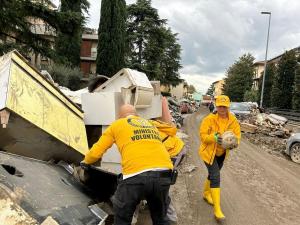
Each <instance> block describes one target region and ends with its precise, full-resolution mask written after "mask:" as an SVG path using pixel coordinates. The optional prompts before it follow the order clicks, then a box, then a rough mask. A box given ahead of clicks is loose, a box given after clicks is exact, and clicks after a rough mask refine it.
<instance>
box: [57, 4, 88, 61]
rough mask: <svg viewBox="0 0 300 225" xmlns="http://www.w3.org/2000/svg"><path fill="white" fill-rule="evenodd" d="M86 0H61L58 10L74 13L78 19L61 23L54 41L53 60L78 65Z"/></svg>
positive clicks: (86, 10)
mask: <svg viewBox="0 0 300 225" xmlns="http://www.w3.org/2000/svg"><path fill="white" fill-rule="evenodd" d="M88 8H89V2H88V0H61V6H60V11H61V12H63V13H65V15H74V16H76V17H77V18H78V20H75V21H73V23H72V24H66V25H65V26H63V25H61V26H60V27H59V29H58V32H57V33H58V34H57V39H56V43H55V50H56V57H55V58H54V60H55V62H57V63H62V64H68V65H71V66H79V63H80V46H81V36H82V29H83V25H84V23H85V17H84V14H83V13H84V12H86V13H87V12H88Z"/></svg>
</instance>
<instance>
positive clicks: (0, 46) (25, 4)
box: [0, 0, 58, 57]
mask: <svg viewBox="0 0 300 225" xmlns="http://www.w3.org/2000/svg"><path fill="white" fill-rule="evenodd" d="M0 5H1V13H0V39H2V42H1V41H0V55H3V54H5V53H7V52H8V51H11V50H13V49H17V50H18V51H20V52H21V53H22V54H23V55H25V56H27V55H28V53H30V52H37V53H40V54H42V55H44V56H48V57H51V56H52V55H53V54H52V53H53V51H52V50H51V48H50V41H49V40H48V39H46V38H43V37H41V36H40V35H38V34H35V33H33V32H32V24H31V23H30V20H29V17H30V18H33V17H38V18H41V19H45V21H46V22H48V20H50V21H51V19H53V18H55V17H53V15H54V12H52V11H51V10H50V9H48V8H47V7H46V6H45V5H42V4H41V3H38V2H33V1H30V0H14V1H7V0H0ZM38 11H43V12H44V14H41V13H37V12H38ZM45 14H47V15H49V17H45V16H44V15H45ZM53 23H55V24H57V23H58V22H57V21H54V22H53Z"/></svg>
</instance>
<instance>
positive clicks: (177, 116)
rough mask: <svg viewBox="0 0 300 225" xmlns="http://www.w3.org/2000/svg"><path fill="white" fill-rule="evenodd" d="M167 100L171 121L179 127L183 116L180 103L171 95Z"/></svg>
mask: <svg viewBox="0 0 300 225" xmlns="http://www.w3.org/2000/svg"><path fill="white" fill-rule="evenodd" d="M168 102H169V109H170V112H171V116H172V117H173V119H174V121H173V122H174V123H175V124H176V125H177V127H181V126H182V125H183V117H182V115H181V112H180V104H179V103H178V102H177V101H176V100H175V99H173V98H171V97H170V98H168Z"/></svg>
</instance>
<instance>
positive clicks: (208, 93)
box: [206, 83, 215, 96]
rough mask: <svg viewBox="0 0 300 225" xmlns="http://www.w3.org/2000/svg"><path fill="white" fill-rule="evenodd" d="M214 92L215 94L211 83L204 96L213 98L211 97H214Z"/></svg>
mask: <svg viewBox="0 0 300 225" xmlns="http://www.w3.org/2000/svg"><path fill="white" fill-rule="evenodd" d="M214 92H215V86H214V84H213V83H212V84H211V85H210V86H209V88H208V89H207V92H206V95H210V96H213V95H214Z"/></svg>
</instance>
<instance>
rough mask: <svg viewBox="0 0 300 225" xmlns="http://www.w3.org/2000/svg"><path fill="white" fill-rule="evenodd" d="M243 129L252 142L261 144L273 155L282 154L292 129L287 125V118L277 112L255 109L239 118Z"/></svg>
mask: <svg viewBox="0 0 300 225" xmlns="http://www.w3.org/2000/svg"><path fill="white" fill-rule="evenodd" d="M239 121H240V125H241V131H242V132H243V133H244V137H245V138H246V139H248V140H249V141H250V142H251V143H253V144H255V145H257V146H260V148H261V149H262V150H265V151H267V152H269V153H271V154H273V155H278V156H282V153H283V152H284V150H285V148H286V140H287V138H289V137H290V134H291V132H292V130H291V129H290V128H289V127H288V126H287V121H288V120H287V119H286V118H285V117H282V116H278V115H276V114H267V113H260V112H259V111H258V110H257V109H254V110H253V111H252V112H251V113H250V114H248V115H247V116H243V117H240V118H239Z"/></svg>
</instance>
